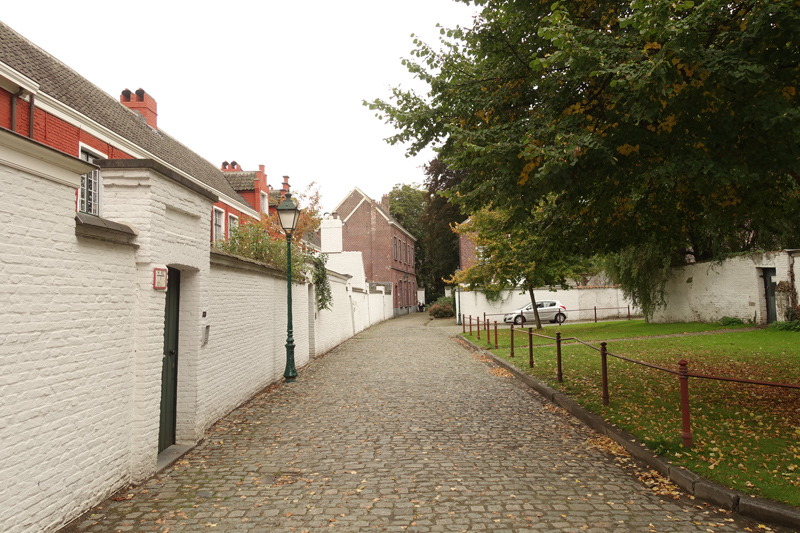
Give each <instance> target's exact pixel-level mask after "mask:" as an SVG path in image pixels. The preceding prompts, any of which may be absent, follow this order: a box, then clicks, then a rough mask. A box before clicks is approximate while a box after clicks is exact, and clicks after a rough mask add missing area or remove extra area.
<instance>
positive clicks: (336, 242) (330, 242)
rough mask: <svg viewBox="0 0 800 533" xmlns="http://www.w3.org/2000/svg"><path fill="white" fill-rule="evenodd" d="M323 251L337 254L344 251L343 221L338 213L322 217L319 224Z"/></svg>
mask: <svg viewBox="0 0 800 533" xmlns="http://www.w3.org/2000/svg"><path fill="white" fill-rule="evenodd" d="M319 238H320V241H321V244H320V249H321V251H322V253H326V254H336V253H340V252H341V251H342V249H343V248H342V221H341V220H340V219H339V214H338V213H331V216H330V217H326V218H323V219H322V222H321V223H320V226H319Z"/></svg>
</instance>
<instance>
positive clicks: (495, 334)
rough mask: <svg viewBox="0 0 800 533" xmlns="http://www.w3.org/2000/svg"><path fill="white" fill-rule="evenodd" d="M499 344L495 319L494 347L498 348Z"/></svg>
mask: <svg viewBox="0 0 800 533" xmlns="http://www.w3.org/2000/svg"><path fill="white" fill-rule="evenodd" d="M497 348H498V346H497V320H495V321H494V349H495V350H496V349H497Z"/></svg>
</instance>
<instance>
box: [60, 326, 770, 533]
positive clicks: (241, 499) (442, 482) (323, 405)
mask: <svg viewBox="0 0 800 533" xmlns="http://www.w3.org/2000/svg"><path fill="white" fill-rule="evenodd" d="M433 324H434V322H430V321H429V320H428V317H427V314H414V315H410V316H406V317H402V318H398V319H395V320H390V321H387V322H384V323H382V324H379V325H377V326H375V327H372V328H371V329H369V330H367V331H365V332H363V333H361V334H359V335H358V336H356V337H355V338H354V339H351V340H350V341H348V342H346V343H344V344H342V345H341V346H339V347H338V348H336V349H335V350H333V351H332V352H330V353H329V354H327V355H326V356H324V357H323V358H321V359H318V360H317V361H315V362H313V363H311V365H309V366H308V367H307V368H305V369H303V370H302V371H301V372H300V375H299V379H298V382H297V383H295V384H288V385H286V384H282V385H278V386H276V387H273V388H272V390H270V391H267V392H266V393H263V394H261V395H259V396H257V397H256V398H254V399H253V400H252V401H251V402H250V403H248V404H247V405H244V406H242V407H240V408H239V409H237V410H236V411H234V412H233V413H231V414H229V415H228V416H227V417H225V418H224V419H223V420H222V421H220V422H219V423H218V424H217V425H216V426H214V427H212V428H210V429H209V431H208V432H207V434H206V438H205V440H204V441H203V443H202V444H201V445H199V446H198V447H197V448H195V449H194V450H193V451H191V452H190V453H188V454H187V455H186V456H184V457H183V458H182V459H181V460H179V461H178V462H177V463H175V464H174V465H173V466H172V467H170V468H168V469H166V470H165V471H163V472H162V473H161V474H159V475H157V476H156V477H154V478H152V479H150V480H148V481H146V482H144V483H143V484H142V485H140V486H137V487H132V488H130V489H129V490H127V491H124V492H121V493H119V494H118V495H117V496H116V497H115V498H114V499H111V500H108V501H106V502H105V503H104V504H102V505H101V506H100V508H97V509H95V510H94V511H92V513H91V514H89V515H86V516H85V517H83V518H82V519H81V520H80V521H79V522H78V523H76V524H75V525H74V526H73V527H72V528H70V531H80V532H104V533H105V532H111V531H161V532H166V531H169V532H171V533H177V532H210V531H213V532H222V531H224V532H228V531H240V530H252V531H271V532H289V531H296V532H301V531H320V530H327V531H342V532H349V531H357V532H366V531H409V532H412V531H418V532H428V531H431V532H432V531H491V532H512V531H513V532H523V531H575V532H580V531H589V532H600V531H602V532H609V531H644V532H648V531H652V532H708V531H712V532H724V531H744V530H745V527H746V526H747V523H746V522H744V521H743V520H741V519H740V518H735V517H734V516H728V515H725V514H720V513H716V512H714V511H708V510H707V509H708V508H707V507H704V506H703V505H702V504H701V503H700V502H696V501H691V500H689V499H687V498H683V499H680V500H673V499H671V498H669V497H664V496H658V495H657V494H654V493H653V492H652V491H651V490H650V489H648V488H647V487H645V486H644V485H643V484H642V483H641V482H640V481H638V480H637V479H636V478H635V476H633V475H631V474H630V473H629V472H627V471H625V470H624V469H622V468H621V467H620V466H619V465H618V464H617V463H616V462H615V460H614V458H613V457H612V456H610V455H608V454H607V453H605V452H603V451H601V450H599V449H597V448H596V447H593V446H590V445H589V444H588V443H587V441H589V440H590V439H591V438H592V437H593V436H594V434H593V433H592V432H591V431H590V430H588V429H586V428H585V427H584V426H582V425H581V424H580V423H578V422H577V421H575V420H573V419H572V418H570V417H569V416H567V415H564V414H562V413H560V412H558V410H557V409H555V408H553V407H552V406H549V405H546V404H545V403H544V402H543V401H542V400H541V399H540V398H539V397H538V396H536V395H535V394H534V393H532V392H530V391H528V390H527V389H526V388H525V387H524V386H522V385H520V384H519V383H518V382H516V381H515V380H514V379H513V378H511V377H508V375H504V373H503V372H502V371H500V369H493V368H492V367H491V366H490V365H488V364H487V363H486V362H485V361H483V360H482V359H483V358H481V357H480V356H478V354H476V353H475V352H473V351H470V350H468V349H466V348H465V347H464V346H463V345H462V344H460V343H458V342H455V341H454V340H453V339H451V338H449V337H450V336H451V335H453V334H455V333H456V332H457V331H460V328H459V329H456V328H454V327H452V326H450V327H435V326H434V325H433ZM506 374H507V373H506ZM734 518H735V521H734V520H733V519H734ZM750 528H751V530H756V529H755V527H754V526H752V525H751V526H750Z"/></svg>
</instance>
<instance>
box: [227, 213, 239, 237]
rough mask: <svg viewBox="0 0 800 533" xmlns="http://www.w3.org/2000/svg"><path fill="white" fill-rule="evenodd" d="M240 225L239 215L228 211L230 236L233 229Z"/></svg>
mask: <svg viewBox="0 0 800 533" xmlns="http://www.w3.org/2000/svg"><path fill="white" fill-rule="evenodd" d="M238 225H239V217H237V216H236V215H234V214H231V213H228V237H230V235H231V229H233V228H235V227H236V226H238Z"/></svg>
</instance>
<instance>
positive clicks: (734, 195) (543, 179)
mask: <svg viewBox="0 0 800 533" xmlns="http://www.w3.org/2000/svg"><path fill="white" fill-rule="evenodd" d="M479 4H480V5H481V6H482V11H481V14H480V16H479V17H477V18H476V20H475V23H474V25H473V26H472V27H471V28H456V29H453V30H444V29H443V30H442V32H443V34H444V35H445V38H443V41H442V44H443V46H444V50H443V51H441V52H440V51H437V50H434V48H432V47H431V46H428V45H427V44H425V43H422V42H420V41H419V40H416V41H415V45H416V49H415V50H414V51H413V55H414V56H415V59H414V60H406V61H405V64H406V65H407V67H408V68H409V70H410V71H411V72H413V73H415V74H416V75H418V76H419V77H420V78H421V79H422V80H423V81H425V82H427V83H428V85H429V87H430V92H429V94H428V95H427V96H426V97H421V96H419V95H417V94H415V93H414V92H412V91H401V90H399V89H395V90H394V92H393V98H392V100H393V102H386V101H382V100H375V101H373V102H369V103H368V105H370V107H372V108H373V109H375V110H377V111H378V115H379V116H380V117H382V118H384V119H385V120H387V121H388V122H389V123H391V124H393V125H394V126H396V127H397V129H398V133H397V134H396V135H395V136H393V137H392V138H390V139H389V141H390V142H393V143H394V142H410V143H411V144H410V149H409V151H410V152H411V153H416V152H418V151H419V150H421V149H422V148H423V147H425V146H428V145H430V144H434V145H441V148H440V157H441V159H442V161H443V162H444V163H446V164H447V165H448V166H449V167H450V168H452V169H455V170H459V169H469V174H468V175H467V176H466V178H465V179H464V180H463V181H462V182H461V183H460V184H459V185H457V186H456V187H455V188H454V189H453V190H452V191H451V197H452V198H454V199H456V200H457V201H458V202H460V203H461V204H462V205H463V206H464V208H465V209H466V210H467V211H470V212H475V211H477V210H479V209H482V208H488V209H492V210H496V209H502V210H503V211H505V212H507V213H508V217H509V220H511V221H513V222H514V223H519V224H524V223H525V221H526V220H527V219H528V217H529V216H530V212H531V210H532V209H534V208H535V206H536V205H538V203H539V202H540V201H541V200H542V199H543V198H550V199H551V201H552V202H554V204H555V205H556V206H557V207H558V209H557V210H553V211H551V212H550V216H552V217H553V218H552V219H551V220H550V221H549V225H554V224H558V225H560V226H561V228H562V240H563V241H565V242H570V243H571V244H572V245H573V246H574V247H575V249H576V250H578V251H580V252H582V253H583V254H594V253H604V254H616V253H623V252H624V253H629V254H630V256H631V257H636V256H637V253H631V251H632V250H634V251H635V250H637V249H644V250H646V255H647V256H648V257H649V258H650V259H654V258H657V259H658V260H657V261H656V262H658V263H659V264H662V263H664V262H667V263H669V264H670V265H675V264H680V263H681V262H685V261H686V258H687V257H688V258H690V260H704V259H710V258H717V257H720V256H721V255H724V254H728V253H731V252H738V251H748V250H754V249H759V248H766V249H774V248H778V247H781V246H788V245H792V244H793V242H792V241H793V240H795V239H796V237H795V236H796V235H797V234H798V233H800V143H798V139H799V138H800V9H797V5H796V2H795V0H776V1H763V0H741V1H730V0H705V1H701V2H697V3H694V2H692V1H680V0H679V1H677V2H667V1H663V0H655V1H651V2H646V1H644V0H634V2H632V3H630V2H628V1H625V2H622V1H618V2H606V1H591V0H590V1H584V0H563V1H555V2H551V1H546V2H528V1H522V0H518V1H514V0H511V1H500V0H485V1H482V2H479ZM638 255H641V254H638ZM631 274H633V276H634V278H635V279H633V283H632V284H630V285H629V286H628V289H630V290H631V291H633V294H638V291H640V290H641V288H642V287H644V288H645V290H647V291H649V292H650V293H651V294H656V293H657V292H658V284H659V283H662V282H663V279H649V278H646V277H645V278H642V277H636V273H635V272H631ZM661 288H662V289H663V283H662V285H661ZM657 301H658V299H657V298H656V299H655V300H654V302H657Z"/></svg>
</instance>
